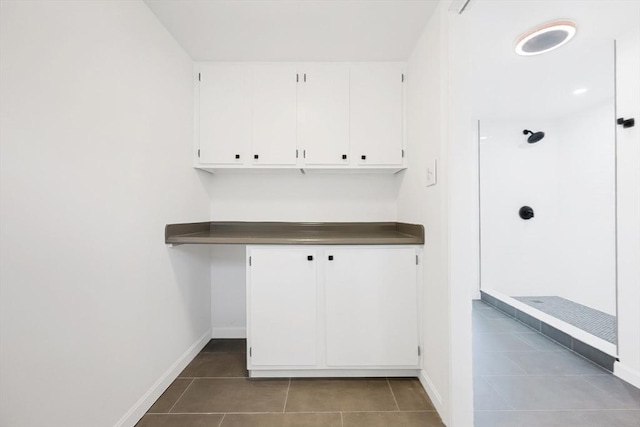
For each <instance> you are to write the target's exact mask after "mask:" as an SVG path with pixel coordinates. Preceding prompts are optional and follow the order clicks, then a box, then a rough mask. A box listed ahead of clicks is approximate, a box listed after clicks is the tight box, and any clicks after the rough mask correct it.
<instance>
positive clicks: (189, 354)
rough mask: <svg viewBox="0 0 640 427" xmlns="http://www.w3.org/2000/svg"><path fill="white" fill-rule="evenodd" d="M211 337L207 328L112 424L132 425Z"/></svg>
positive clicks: (121, 426) (115, 425)
mask: <svg viewBox="0 0 640 427" xmlns="http://www.w3.org/2000/svg"><path fill="white" fill-rule="evenodd" d="M210 339H211V330H208V331H207V332H205V333H204V334H202V335H201V336H200V338H198V340H197V341H196V342H194V343H193V344H191V346H190V347H189V348H188V349H187V351H185V352H184V353H183V354H182V355H181V356H180V357H179V358H178V360H176V361H175V362H174V363H173V364H172V365H171V366H170V367H169V369H167V370H166V372H165V373H164V374H162V376H160V378H158V380H157V381H156V382H155V383H154V384H153V385H152V386H151V388H149V390H147V392H146V393H145V394H144V395H142V397H141V398H140V399H139V400H138V401H137V402H136V403H135V404H134V405H133V406H132V407H131V408H130V409H129V410H128V411H127V412H126V413H125V414H124V415H123V416H122V418H120V420H118V422H117V423H115V424H114V427H133V426H135V425H136V423H137V422H138V421H140V419H141V418H142V417H143V416H144V414H145V413H146V412H147V411H148V410H149V408H151V406H152V405H153V404H154V403H155V401H156V400H158V398H159V397H160V396H161V395H162V393H164V391H165V390H166V389H167V388H168V387H169V386H170V385H171V383H172V382H173V380H175V379H176V378H177V377H178V375H180V372H182V370H183V369H184V368H186V367H187V365H188V364H189V362H191V361H192V360H193V359H194V358H195V357H196V355H197V354H198V353H200V350H202V349H203V348H204V346H205V345H207V343H208V342H209V340H210Z"/></svg>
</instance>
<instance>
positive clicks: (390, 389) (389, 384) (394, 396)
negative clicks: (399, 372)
mask: <svg viewBox="0 0 640 427" xmlns="http://www.w3.org/2000/svg"><path fill="white" fill-rule="evenodd" d="M386 380H387V385H388V386H389V391H390V392H391V397H393V401H394V402H395V404H396V409H397V410H398V411H400V405H398V400H397V399H396V395H395V394H394V393H393V388H392V387H391V382H390V381H389V378H388V377H387V378H386Z"/></svg>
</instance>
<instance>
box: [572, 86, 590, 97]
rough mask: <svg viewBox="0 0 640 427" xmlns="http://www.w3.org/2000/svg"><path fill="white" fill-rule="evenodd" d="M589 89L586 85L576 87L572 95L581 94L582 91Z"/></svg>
mask: <svg viewBox="0 0 640 427" xmlns="http://www.w3.org/2000/svg"><path fill="white" fill-rule="evenodd" d="M588 90H589V89H587V88H586V87H583V88H580V89H576V90H574V91H573V94H574V95H582V94H583V93H586V92H587V91H588Z"/></svg>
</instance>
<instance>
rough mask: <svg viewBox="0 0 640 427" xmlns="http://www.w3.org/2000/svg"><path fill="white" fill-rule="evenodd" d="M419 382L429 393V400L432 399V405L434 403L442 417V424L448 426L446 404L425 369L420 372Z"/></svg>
mask: <svg viewBox="0 0 640 427" xmlns="http://www.w3.org/2000/svg"><path fill="white" fill-rule="evenodd" d="M418 380H420V384H422V388H424V391H425V392H427V396H429V399H431V403H433V406H434V407H435V408H436V411H437V412H438V415H440V418H441V419H442V422H443V423H444V424H445V425H447V426H448V425H449V419H448V417H447V412H446V411H445V408H444V403H443V402H442V396H441V395H440V393H439V392H438V389H436V388H435V386H434V385H433V382H432V381H431V379H430V378H429V376H428V375H427V374H426V373H425V371H424V369H421V370H420V372H418Z"/></svg>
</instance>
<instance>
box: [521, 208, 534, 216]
mask: <svg viewBox="0 0 640 427" xmlns="http://www.w3.org/2000/svg"><path fill="white" fill-rule="evenodd" d="M518 214H519V215H520V218H522V219H531V218H533V216H534V215H533V209H532V208H531V206H523V207H521V208H520V210H519V211H518Z"/></svg>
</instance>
